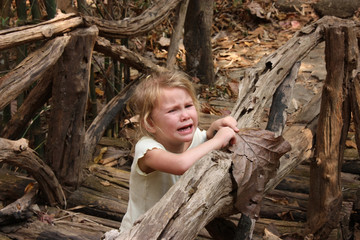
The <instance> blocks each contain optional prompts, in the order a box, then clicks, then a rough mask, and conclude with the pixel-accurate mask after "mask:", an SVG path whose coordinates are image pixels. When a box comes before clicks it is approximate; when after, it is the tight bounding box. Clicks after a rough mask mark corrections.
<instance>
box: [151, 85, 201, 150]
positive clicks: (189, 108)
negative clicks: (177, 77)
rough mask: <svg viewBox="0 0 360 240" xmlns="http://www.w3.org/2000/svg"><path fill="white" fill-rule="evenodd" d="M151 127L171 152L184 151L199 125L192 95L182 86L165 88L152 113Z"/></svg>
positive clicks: (154, 134) (159, 140) (157, 138)
mask: <svg viewBox="0 0 360 240" xmlns="http://www.w3.org/2000/svg"><path fill="white" fill-rule="evenodd" d="M150 121H151V122H150V123H149V125H150V126H151V127H150V129H147V130H148V131H149V132H150V133H152V134H153V136H154V137H155V139H156V140H157V141H158V142H160V143H161V144H162V145H164V147H165V148H166V149H167V150H168V151H171V152H177V153H179V152H183V151H185V150H186V148H187V147H188V146H189V145H190V143H191V141H192V139H193V136H194V133H195V130H196V128H197V126H198V114H197V111H196V108H195V105H194V103H193V100H192V98H191V96H190V95H189V94H188V93H187V92H186V90H184V89H182V88H164V89H162V94H161V95H160V96H159V98H158V100H157V102H156V104H155V107H154V109H153V111H152V113H151V120H150Z"/></svg>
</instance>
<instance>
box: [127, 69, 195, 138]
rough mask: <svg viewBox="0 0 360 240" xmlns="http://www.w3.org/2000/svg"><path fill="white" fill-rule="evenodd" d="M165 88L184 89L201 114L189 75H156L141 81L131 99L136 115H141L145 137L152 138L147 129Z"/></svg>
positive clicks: (141, 126)
mask: <svg viewBox="0 0 360 240" xmlns="http://www.w3.org/2000/svg"><path fill="white" fill-rule="evenodd" d="M164 88H181V89H184V90H185V91H186V92H187V93H188V94H189V95H190V97H191V98H192V100H193V103H194V105H195V108H196V111H197V112H199V101H198V100H197V98H196V91H195V88H194V86H193V84H192V82H191V81H190V79H189V77H188V76H187V75H185V74H184V73H181V72H164V73H155V74H153V75H151V76H148V77H147V78H146V79H144V80H142V81H141V83H140V84H139V85H138V86H137V87H136V89H135V92H134V94H133V96H132V99H131V102H132V104H133V107H134V109H135V111H136V114H138V115H139V122H140V130H141V133H142V134H143V135H147V136H151V134H150V133H149V132H148V131H147V130H146V127H147V126H148V124H149V121H150V120H151V119H150V118H151V113H152V111H153V109H154V107H155V104H156V102H157V99H158V97H159V96H160V94H161V93H162V92H161V91H162V89H164Z"/></svg>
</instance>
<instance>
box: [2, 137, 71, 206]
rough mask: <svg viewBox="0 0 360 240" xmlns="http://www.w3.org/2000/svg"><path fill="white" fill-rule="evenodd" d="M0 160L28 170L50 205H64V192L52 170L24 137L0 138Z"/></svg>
mask: <svg viewBox="0 0 360 240" xmlns="http://www.w3.org/2000/svg"><path fill="white" fill-rule="evenodd" d="M0 161H1V162H4V163H8V164H11V165H14V166H17V167H20V168H22V169H24V170H26V171H28V172H29V174H31V175H32V176H33V177H34V179H35V180H36V181H37V182H38V184H39V188H40V190H41V191H42V193H43V194H44V195H45V197H46V199H47V200H48V202H49V204H50V205H52V206H54V205H61V206H66V199H65V195H64V192H63V190H62V188H61V185H60V184H59V182H58V180H57V178H56V176H55V174H54V172H53V171H52V170H51V168H50V167H49V166H48V165H46V164H45V163H44V162H43V161H42V160H41V159H40V158H39V157H38V156H37V155H36V153H35V152H34V151H33V150H32V149H31V148H29V147H28V143H27V140H26V139H24V138H22V139H20V140H17V141H11V140H7V139H4V138H0Z"/></svg>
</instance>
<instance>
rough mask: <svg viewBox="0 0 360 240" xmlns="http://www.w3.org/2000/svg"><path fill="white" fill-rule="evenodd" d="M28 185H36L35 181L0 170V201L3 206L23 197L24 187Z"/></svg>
mask: <svg viewBox="0 0 360 240" xmlns="http://www.w3.org/2000/svg"><path fill="white" fill-rule="evenodd" d="M30 183H36V181H35V180H34V179H33V178H31V177H27V176H24V175H23V174H20V173H15V172H14V171H8V170H5V169H0V189H1V191H0V201H2V202H3V204H4V205H7V204H9V203H12V202H14V201H16V200H17V199H19V198H21V197H22V196H23V193H24V190H25V188H26V186H27V185H29V184H30Z"/></svg>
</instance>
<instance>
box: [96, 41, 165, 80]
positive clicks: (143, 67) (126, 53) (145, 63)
mask: <svg viewBox="0 0 360 240" xmlns="http://www.w3.org/2000/svg"><path fill="white" fill-rule="evenodd" d="M94 50H95V51H98V52H101V53H104V54H106V55H107V56H111V57H113V58H114V59H116V60H118V61H120V62H122V63H125V64H127V65H129V66H130V67H133V68H135V69H137V70H138V71H140V72H142V73H144V74H150V73H152V72H165V71H166V68H164V67H161V66H159V65H156V64H155V63H153V62H152V61H151V60H150V59H147V58H146V57H143V56H141V55H140V54H138V53H135V52H132V51H131V50H129V49H127V48H126V47H125V46H124V45H119V44H114V43H110V41H109V40H107V39H105V38H102V37H98V38H97V40H96V44H95V46H94Z"/></svg>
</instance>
